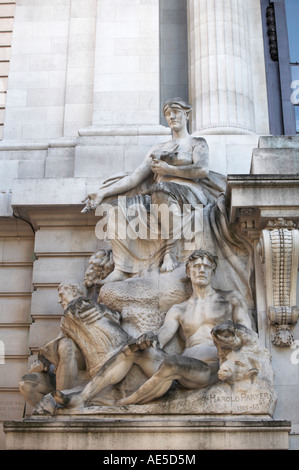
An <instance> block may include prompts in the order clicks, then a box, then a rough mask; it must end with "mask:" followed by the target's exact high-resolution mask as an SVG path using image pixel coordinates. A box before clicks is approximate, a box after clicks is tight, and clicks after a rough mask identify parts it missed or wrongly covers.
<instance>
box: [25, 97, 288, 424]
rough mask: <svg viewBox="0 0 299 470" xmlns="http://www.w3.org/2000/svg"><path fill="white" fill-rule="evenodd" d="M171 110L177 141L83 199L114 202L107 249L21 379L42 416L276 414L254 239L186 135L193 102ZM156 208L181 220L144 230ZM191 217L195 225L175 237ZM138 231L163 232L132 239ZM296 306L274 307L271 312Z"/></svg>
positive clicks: (64, 298) (89, 206)
mask: <svg viewBox="0 0 299 470" xmlns="http://www.w3.org/2000/svg"><path fill="white" fill-rule="evenodd" d="M163 109H164V113H165V117H166V120H167V122H168V124H169V126H170V127H171V129H172V132H173V136H172V139H171V140H170V141H169V142H167V143H165V144H162V145H159V146H155V147H153V148H152V149H151V151H150V152H149V154H148V155H147V156H146V158H145V160H144V162H143V163H142V164H141V165H140V166H139V167H138V168H137V169H136V171H134V172H133V173H132V174H129V175H121V176H117V177H115V178H113V177H112V178H110V179H108V180H107V181H106V182H104V183H102V185H101V187H100V188H99V191H98V192H97V193H93V194H89V195H88V196H87V197H86V199H85V200H84V203H85V207H84V209H83V211H82V212H86V211H89V210H94V209H96V208H97V207H99V208H100V209H103V207H102V206H104V205H105V204H106V206H105V210H106V213H107V214H108V219H107V221H106V222H107V226H108V227H109V230H108V235H110V238H109V241H110V244H111V248H110V249H106V248H105V249H104V248H103V249H101V250H99V251H98V252H97V253H95V254H94V255H93V256H92V257H91V259H90V263H89V266H88V269H87V271H86V273H85V278H84V282H83V283H82V282H81V280H80V281H79V282H75V283H71V282H69V283H66V285H61V286H60V287H59V297H60V302H61V305H62V307H63V309H64V314H63V316H62V320H61V331H60V334H59V336H58V337H57V338H55V339H54V340H53V341H51V342H49V343H47V344H46V345H44V346H43V347H41V348H40V354H39V360H38V361H37V363H35V364H34V366H33V368H32V370H31V371H30V372H29V374H27V375H25V376H24V377H23V378H22V380H21V383H20V390H21V392H22V393H23V395H24V396H25V398H26V400H27V401H29V402H30V403H31V404H32V405H33V406H34V407H35V408H34V414H49V415H53V414H57V413H58V414H59V413H60V414H76V413H77V414H82V413H83V414H84V413H87V414H88V413H100V412H101V410H104V411H105V413H108V414H109V413H117V412H126V411H127V410H130V412H132V413H135V412H138V413H145V412H153V413H165V412H169V413H197V414H209V413H211V414H219V413H220V414H221V413H230V414H270V415H272V413H273V411H274V407H275V403H276V394H275V391H274V388H273V372H272V368H271V364H270V360H271V358H270V354H269V353H268V351H267V350H266V349H265V348H263V347H262V346H261V345H260V344H259V338H258V334H257V332H256V331H255V329H256V328H255V325H256V318H255V299H254V295H253V290H252V275H253V273H254V266H253V245H252V243H251V242H250V241H248V239H246V238H245V237H243V236H242V233H239V232H238V233H237V231H236V227H234V226H232V224H230V223H229V217H228V200H227V196H226V179H225V177H224V176H222V175H219V174H217V173H214V172H211V171H209V169H208V157H209V152H208V147H207V143H206V141H205V140H204V139H202V138H197V137H194V136H190V135H189V133H188V131H187V120H188V116H189V113H190V112H191V107H190V106H189V105H187V104H186V103H184V102H183V101H182V100H181V99H180V98H175V99H172V100H168V102H167V103H166V104H165V106H164V108H163ZM119 196H121V197H120V199H118V200H117V201H116V198H117V197H119ZM154 204H163V205H164V206H163V207H164V208H165V207H166V208H167V210H168V209H169V208H170V207H171V208H172V216H173V219H171V220H172V223H170V219H169V216H170V213H169V212H167V214H166V215H167V217H166V216H165V213H164V215H162V216H161V217H160V218H159V217H158V218H157V220H156V222H157V224H156V225H155V227H156V231H154V232H153V231H150V232H148V230H149V228H150V229H151V228H152V226H151V225H150V222H152V221H153V218H152V215H153V214H152V213H151V209H152V205H154ZM132 207H133V209H134V211H135V212H136V211H137V212H138V214H139V215H140V214H141V215H142V217H141V218H140V217H139V219H138V224H137V223H136V221H135V219H134V214H135V212H134V211H133V212H130V210H131V209H132ZM128 209H129V211H128ZM132 214H133V215H132ZM186 214H187V215H186ZM245 215H246V214H245ZM198 216H199V218H200V220H201V225H198V226H197V225H196V223H197V217H198ZM184 217H185V218H184ZM182 220H183V225H182ZM186 221H187V222H188V224H187V225H188V228H189V229H190V227H192V226H194V224H195V226H196V227H197V228H198V227H199V228H198V230H195V231H193V232H192V230H189V232H186V230H183V232H180V234H179V236H178V232H179V230H178V227H179V229H180V230H181V229H182V228H183V229H185V228H186V226H185V225H186ZM190 221H192V224H193V225H192V224H191V223H190ZM184 223H185V225H184ZM189 223H190V224H189ZM167 224H168V225H167ZM166 225H167V227H168V236H167V237H163V234H165V226H166ZM137 226H138V227H139V230H140V228H143V229H144V232H143V233H146V234H148V233H150V235H153V233H154V235H155V237H145V238H143V237H141V236H139V238H138V237H135V235H136V233H135V229H136V227H137ZM98 228H99V227H98ZM124 228H125V229H126V232H125V236H124V237H121V236H116V235H119V233H120V232H121V233H122V230H123V229H124ZM269 230H270V229H269ZM274 230H275V229H272V228H271V236H272V239H273V237H274V239H275V240H276V238H275V237H276V232H275V231H274ZM292 230H293V229H292ZM182 234H183V236H182ZM279 234H280V232H279ZM133 235H134V236H133ZM267 235H269V233H268V232H267V234H266V235H265V238H266V236H267ZM293 235H294V233H293V232H292V236H293ZM288 236H289V234H284V239H285V240H287V241H288V243H291V242H292V240H293V238H292V236H291V238H290V240H291V241H289V238H288ZM294 236H295V237H296V234H295V235H294ZM266 243H268V242H266ZM288 243H285V245H284V246H285V248H284V250H285V251H284V254H285V252H287V246H289V245H288ZM296 243H297V242H296ZM274 245H275V243H274ZM274 245H273V246H274ZM267 246H268V245H267ZM296 246H297V245H296ZM275 247H276V245H275ZM278 250H280V252H281V250H282V248H281V246H280V245H278ZM266 252H267V248H266ZM280 252H279V254H278V255H277V259H278V260H279V259H280V258H279V257H280V254H281V253H280ZM296 253H297V252H296ZM295 256H297V254H296V255H295ZM291 259H293V258H292V256H291ZM277 262H278V261H277ZM273 263H275V261H273ZM291 264H292V261H290V263H289V264H286V267H287V269H289V266H290V265H291ZM267 266H268V265H267ZM273 272H275V273H277V268H275V269H274V270H273ZM280 277H281V276H280V273H278V277H277V280H276V277H275V276H274V278H271V280H273V279H274V281H273V282H274V284H275V282H276V283H277V282H278V285H279V286H280V284H279V283H280V282H281V280H280ZM271 282H272V281H271ZM275 285H276V284H275ZM292 292H293V291H292ZM291 298H292V296H291V297H290V299H291ZM279 302H281V300H280V298H279ZM289 303H290V305H287V304H286V305H285V304H284V303H283V304H279V305H278V304H276V303H275V302H273V308H276V310H275V315H276V317H275V318H280V317H279V315H280V310H279V309H280V308H282V307H286V306H290V307H291V306H292V301H291V300H290V302H289ZM271 305H272V304H271ZM293 313H294V312H293ZM281 318H284V316H283V315H282V314H281ZM287 318H289V317H287ZM280 323H281V325H282V324H284V323H283V321H282V320H280Z"/></svg>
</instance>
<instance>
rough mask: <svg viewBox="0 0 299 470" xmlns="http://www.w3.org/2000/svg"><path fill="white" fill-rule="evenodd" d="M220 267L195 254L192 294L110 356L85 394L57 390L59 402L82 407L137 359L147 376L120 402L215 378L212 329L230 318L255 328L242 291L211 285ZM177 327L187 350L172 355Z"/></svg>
mask: <svg viewBox="0 0 299 470" xmlns="http://www.w3.org/2000/svg"><path fill="white" fill-rule="evenodd" d="M216 266H217V264H216V260H215V258H214V257H213V255H211V254H210V253H209V252H206V251H203V250H197V251H196V252H194V253H192V254H191V256H190V257H189V259H188V261H187V263H186V273H187V276H188V277H189V278H190V280H191V283H192V287H193V294H192V296H191V297H190V298H189V299H188V300H187V301H185V302H183V303H181V304H178V305H174V306H173V307H171V309H170V310H169V312H168V313H167V315H166V317H165V320H164V324H163V326H162V327H161V328H160V329H159V330H158V332H157V333H156V334H155V333H153V332H148V333H145V334H143V335H142V336H140V337H139V338H138V339H137V341H135V342H134V343H133V344H130V345H127V346H125V347H124V348H123V349H122V350H121V351H120V352H118V353H117V354H116V355H115V356H113V357H112V358H111V359H109V360H108V361H107V362H106V363H105V364H104V366H103V367H102V368H101V369H100V370H99V372H98V373H97V375H96V376H95V377H94V378H93V379H92V380H91V381H90V382H89V383H88V384H87V385H86V387H85V388H84V389H83V391H82V392H81V393H79V394H72V395H64V394H62V393H61V392H59V391H56V392H54V393H53V396H54V399H55V401H56V402H57V403H59V404H62V405H65V406H68V407H77V406H83V405H84V404H85V403H87V402H88V401H90V400H91V399H92V398H93V397H94V396H95V395H96V394H98V393H99V392H100V391H102V390H104V389H105V388H106V387H107V386H108V385H113V384H116V383H118V382H120V381H121V380H122V379H123V378H124V377H125V376H126V375H127V373H128V372H129V370H130V369H131V367H132V365H133V364H137V365H139V366H140V368H141V369H142V370H143V372H144V373H145V374H146V375H147V377H149V379H148V380H147V381H146V382H145V383H144V384H143V385H142V386H141V387H140V388H139V389H138V390H137V391H135V392H134V393H133V394H131V395H129V396H128V397H126V398H124V399H122V400H119V401H118V402H117V404H119V405H128V404H143V403H147V402H150V401H152V400H154V399H156V398H158V397H161V396H162V395H164V394H165V393H166V392H167V391H168V389H169V388H170V387H171V385H172V382H173V381H174V380H177V381H178V382H179V383H180V384H181V385H182V386H183V387H184V388H186V389H189V390H194V389H199V388H204V387H208V386H210V385H212V384H213V383H215V382H216V381H217V380H218V378H217V372H218V369H219V362H218V356H217V349H216V346H215V344H214V343H213V339H212V336H211V330H212V328H213V327H215V326H216V325H219V324H220V323H223V322H224V321H226V320H231V321H233V322H235V323H240V324H242V325H244V326H246V327H247V328H251V320H250V318H249V315H248V313H247V308H246V305H245V304H244V301H243V299H242V298H241V297H240V296H239V294H237V293H235V292H232V291H229V292H226V291H219V290H215V289H213V288H212V286H211V279H212V276H213V274H214V272H215V269H216ZM179 331H180V333H181V334H182V336H183V338H184V340H185V349H184V350H183V352H182V354H180V355H168V354H167V353H166V352H165V351H164V350H163V348H164V346H165V345H166V344H167V343H169V341H170V340H171V339H172V338H173V337H174V336H175V334H176V333H177V332H179Z"/></svg>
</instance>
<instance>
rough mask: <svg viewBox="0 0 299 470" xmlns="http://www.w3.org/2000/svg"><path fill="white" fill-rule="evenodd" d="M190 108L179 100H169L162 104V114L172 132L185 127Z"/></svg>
mask: <svg viewBox="0 0 299 470" xmlns="http://www.w3.org/2000/svg"><path fill="white" fill-rule="evenodd" d="M191 109H192V108H191V106H190V105H189V104H187V103H186V102H185V101H184V100H182V99H181V98H171V99H169V100H167V101H166V102H165V103H164V106H163V113H164V116H165V119H166V121H167V124H168V125H169V127H170V128H171V129H172V130H175V131H179V130H180V129H182V128H183V127H185V126H186V125H187V121H188V119H189V113H190V112H191Z"/></svg>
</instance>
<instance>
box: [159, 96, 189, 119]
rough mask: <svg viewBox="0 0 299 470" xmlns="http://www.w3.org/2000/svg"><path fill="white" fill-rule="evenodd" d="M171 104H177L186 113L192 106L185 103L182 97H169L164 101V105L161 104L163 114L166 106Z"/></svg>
mask: <svg viewBox="0 0 299 470" xmlns="http://www.w3.org/2000/svg"><path fill="white" fill-rule="evenodd" d="M172 106H176V107H177V106H179V107H180V108H181V109H183V110H184V111H185V112H186V113H187V115H188V114H189V113H190V112H191V110H192V107H191V106H190V105H189V104H188V103H186V102H185V101H184V100H183V99H182V98H179V97H176V98H170V99H169V100H167V101H165V103H164V106H163V113H164V114H165V112H166V109H167V108H168V107H172Z"/></svg>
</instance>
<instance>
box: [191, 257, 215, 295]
mask: <svg viewBox="0 0 299 470" xmlns="http://www.w3.org/2000/svg"><path fill="white" fill-rule="evenodd" d="M216 268H217V260H216V257H215V256H214V255H212V253H210V252H209V251H206V250H196V251H194V252H193V253H191V255H190V256H189V258H188V260H187V262H186V274H187V277H189V278H190V280H191V283H192V285H193V286H200V287H205V286H208V285H209V284H210V282H211V279H212V277H213V275H214V273H215V270H216Z"/></svg>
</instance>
